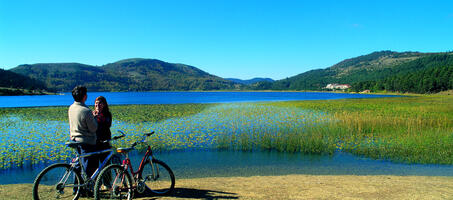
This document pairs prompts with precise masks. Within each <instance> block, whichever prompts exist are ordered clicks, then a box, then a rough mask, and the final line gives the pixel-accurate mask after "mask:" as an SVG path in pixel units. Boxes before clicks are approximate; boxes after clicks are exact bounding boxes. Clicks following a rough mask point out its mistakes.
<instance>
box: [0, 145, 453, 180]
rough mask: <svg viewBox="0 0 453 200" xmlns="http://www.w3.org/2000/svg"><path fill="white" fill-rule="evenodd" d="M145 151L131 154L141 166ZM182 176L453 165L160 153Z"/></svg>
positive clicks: (10, 176)
mask: <svg viewBox="0 0 453 200" xmlns="http://www.w3.org/2000/svg"><path fill="white" fill-rule="evenodd" d="M142 156H143V153H141V154H138V153H137V152H135V154H134V153H132V154H131V160H132V163H133V165H134V167H135V168H136V167H138V164H139V163H140V159H141V158H142ZM156 157H157V158H158V159H160V160H162V161H164V162H165V163H167V164H168V165H169V166H170V168H171V169H172V170H173V172H174V174H175V176H176V184H177V182H178V179H183V178H184V179H185V178H200V177H234V176H272V175H288V174H310V175H397V176H453V166H449V165H419V164H411V165H407V164H398V163H392V162H389V161H379V160H372V159H369V158H361V157H356V156H352V155H350V154H347V153H340V152H338V153H336V154H335V155H333V156H323V155H304V154H290V153H280V152H273V151H270V152H263V151H256V152H240V151H215V150H214V151H210V150H198V151H176V152H166V153H157V154H156ZM45 166H46V165H38V166H34V167H23V168H14V169H8V170H3V171H1V170H0V184H15V183H33V180H34V178H35V177H36V175H37V174H38V173H39V172H40V171H41V170H42V169H43V168H44V167H45Z"/></svg>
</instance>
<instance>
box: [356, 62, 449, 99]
mask: <svg viewBox="0 0 453 200" xmlns="http://www.w3.org/2000/svg"><path fill="white" fill-rule="evenodd" d="M396 69H404V70H400V71H395V73H394V75H391V76H388V77H387V78H384V79H380V80H375V81H362V82H357V83H354V84H353V85H352V87H353V90H355V91H362V90H365V89H369V90H371V91H380V90H387V91H398V92H412V93H436V92H440V91H445V90H451V89H453V54H451V53H444V54H435V55H429V56H426V57H422V58H419V59H417V60H414V61H411V62H408V63H404V64H401V65H399V66H397V67H396ZM407 71H409V72H407Z"/></svg>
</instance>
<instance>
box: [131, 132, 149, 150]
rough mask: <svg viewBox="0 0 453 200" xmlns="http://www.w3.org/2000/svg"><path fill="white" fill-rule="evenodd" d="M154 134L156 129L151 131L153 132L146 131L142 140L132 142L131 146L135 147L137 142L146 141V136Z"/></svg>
mask: <svg viewBox="0 0 453 200" xmlns="http://www.w3.org/2000/svg"><path fill="white" fill-rule="evenodd" d="M152 134H154V131H153V132H151V133H145V134H143V139H142V140H141V141H137V142H134V143H132V145H131V147H132V148H134V147H135V146H137V144H140V143H143V142H145V140H146V137H149V136H151V135H152Z"/></svg>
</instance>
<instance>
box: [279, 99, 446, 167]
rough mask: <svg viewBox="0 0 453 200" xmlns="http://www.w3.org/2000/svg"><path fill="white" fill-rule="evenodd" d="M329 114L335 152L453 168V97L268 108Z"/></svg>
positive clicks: (329, 133) (290, 104)
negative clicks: (309, 110) (445, 165)
mask: <svg viewBox="0 0 453 200" xmlns="http://www.w3.org/2000/svg"><path fill="white" fill-rule="evenodd" d="M272 105H274V106H282V107H295V108H299V109H311V110H315V111H321V112H327V113H329V114H331V115H333V116H334V118H335V119H336V120H332V121H330V123H328V126H329V127H330V128H328V129H329V131H326V132H320V134H323V137H326V138H329V139H328V141H332V142H336V145H337V149H338V150H341V151H345V152H351V153H353V154H356V155H363V156H367V157H371V158H375V159H389V160H393V161H398V162H406V163H436V164H453V97H451V96H447V95H445V96H439V95H429V96H428V95H427V96H412V97H401V98H396V97H394V98H377V99H344V100H334V101H330V100H328V101H298V102H279V103H272Z"/></svg>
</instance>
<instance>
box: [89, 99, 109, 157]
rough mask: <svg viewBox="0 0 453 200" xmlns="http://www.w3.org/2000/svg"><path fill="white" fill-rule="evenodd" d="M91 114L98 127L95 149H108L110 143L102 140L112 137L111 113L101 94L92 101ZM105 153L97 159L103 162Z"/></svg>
mask: <svg viewBox="0 0 453 200" xmlns="http://www.w3.org/2000/svg"><path fill="white" fill-rule="evenodd" d="M93 115H94V117H95V119H96V121H97V122H98V129H97V131H96V138H97V139H96V149H97V150H98V151H101V150H106V149H110V148H111V146H110V143H108V142H103V141H106V140H110V139H111V138H112V133H111V132H110V127H111V126H112V114H111V113H110V111H109V105H108V104H107V100H106V99H105V97H103V96H99V97H97V98H96V100H95V101H94V111H93ZM106 156H107V154H106V155H101V156H100V157H99V161H100V162H103V161H104V159H105V158H106Z"/></svg>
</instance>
